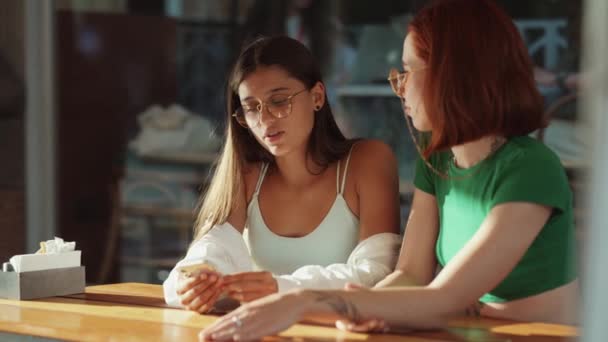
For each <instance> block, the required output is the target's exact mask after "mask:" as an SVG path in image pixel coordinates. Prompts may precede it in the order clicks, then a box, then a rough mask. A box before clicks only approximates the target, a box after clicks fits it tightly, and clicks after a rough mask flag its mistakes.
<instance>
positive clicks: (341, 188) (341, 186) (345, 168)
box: [338, 144, 355, 195]
mask: <svg viewBox="0 0 608 342" xmlns="http://www.w3.org/2000/svg"><path fill="white" fill-rule="evenodd" d="M353 147H355V144H353V145H352V146H351V147H350V151H348V157H347V158H346V164H345V165H344V175H342V185H340V187H339V188H338V193H339V194H340V195H342V194H344V185H345V184H346V174H347V172H348V163H349V162H350V156H351V155H352V154H353ZM338 165H340V164H339V163H338ZM339 174H340V167H339V166H338V175H339Z"/></svg>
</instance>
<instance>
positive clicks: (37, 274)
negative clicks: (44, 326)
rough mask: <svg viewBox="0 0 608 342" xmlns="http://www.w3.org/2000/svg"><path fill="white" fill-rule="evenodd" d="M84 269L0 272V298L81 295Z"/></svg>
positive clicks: (83, 285) (79, 267)
mask: <svg viewBox="0 0 608 342" xmlns="http://www.w3.org/2000/svg"><path fill="white" fill-rule="evenodd" d="M84 287H85V268H84V266H78V267H64V268H55V269H50V270H41V271H30V272H1V271H0V298H7V299H19V300H21V299H37V298H44V297H53V296H64V295H69V294H75V293H83V292H84Z"/></svg>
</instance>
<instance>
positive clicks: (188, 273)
mask: <svg viewBox="0 0 608 342" xmlns="http://www.w3.org/2000/svg"><path fill="white" fill-rule="evenodd" d="M176 270H177V272H178V273H179V277H178V280H177V295H178V296H179V299H180V303H181V305H182V306H183V307H184V308H186V309H187V310H191V311H196V312H198V313H201V314H202V313H205V312H208V311H209V310H211V309H212V308H213V306H214V304H215V302H216V301H217V300H218V298H219V296H220V295H221V294H222V293H223V290H224V289H223V286H222V285H223V280H222V276H221V274H219V273H218V272H217V271H216V269H215V267H213V266H212V265H210V264H208V263H199V264H192V265H184V266H180V267H178V268H177V269H176Z"/></svg>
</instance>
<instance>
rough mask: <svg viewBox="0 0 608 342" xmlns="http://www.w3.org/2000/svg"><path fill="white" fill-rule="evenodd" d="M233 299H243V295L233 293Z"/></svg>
mask: <svg viewBox="0 0 608 342" xmlns="http://www.w3.org/2000/svg"><path fill="white" fill-rule="evenodd" d="M234 299H236V300H243V295H241V294H235V295H234Z"/></svg>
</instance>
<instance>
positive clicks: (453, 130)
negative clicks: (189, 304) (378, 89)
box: [200, 0, 578, 340]
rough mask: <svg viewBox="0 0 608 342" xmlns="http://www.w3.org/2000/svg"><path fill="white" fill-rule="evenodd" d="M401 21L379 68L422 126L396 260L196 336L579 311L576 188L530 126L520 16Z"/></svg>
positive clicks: (454, 5)
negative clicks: (389, 62) (399, 62)
mask: <svg viewBox="0 0 608 342" xmlns="http://www.w3.org/2000/svg"><path fill="white" fill-rule="evenodd" d="M408 31H409V33H408V35H407V37H406V39H405V41H404V45H403V68H404V71H403V72H402V73H399V72H397V71H392V72H391V75H390V76H389V80H390V81H391V85H392V86H393V90H394V91H395V92H396V94H397V95H398V96H399V98H400V99H401V100H402V103H403V108H404V111H405V113H406V115H407V117H409V118H411V120H412V122H413V125H414V127H415V128H417V129H418V130H419V131H421V132H426V134H423V136H422V138H423V139H416V144H417V146H419V151H420V154H421V158H420V160H419V161H418V163H417V167H416V176H415V186H416V190H415V194H414V201H413V205H412V211H411V214H410V217H409V220H408V223H407V226H406V233H405V237H404V242H403V245H402V251H401V255H400V257H399V261H398V263H397V268H396V270H395V272H394V273H392V274H391V275H389V276H388V277H387V278H386V279H384V280H383V281H382V282H380V283H379V284H377V285H376V287H375V288H374V289H371V290H365V289H361V288H358V287H356V286H351V287H350V288H349V289H348V290H347V291H344V290H342V291H310V290H304V291H294V292H291V293H287V294H280V295H273V296H268V297H266V298H264V299H262V300H260V301H256V302H253V303H248V304H246V305H244V306H242V307H241V308H239V309H237V310H235V311H234V312H232V313H230V314H228V315H227V316H225V317H224V318H222V319H220V320H219V321H218V322H216V323H214V324H213V325H212V326H210V327H208V328H207V329H205V330H204V331H202V332H201V335H200V336H201V339H209V338H213V339H214V340H223V339H230V338H232V337H234V336H235V335H237V336H238V337H240V338H243V339H255V338H257V337H259V336H264V335H267V334H272V333H275V332H278V331H280V330H283V329H285V328H287V327H288V326H290V325H291V324H293V323H294V322H296V321H297V320H299V319H301V318H303V317H307V316H309V315H318V314H321V315H327V314H333V315H335V316H336V317H337V318H338V319H343V320H344V321H339V322H342V323H340V324H338V326H339V327H343V328H346V329H351V330H387V329H398V328H434V327H440V326H442V325H443V324H445V322H446V319H447V318H449V317H453V316H455V315H462V314H464V313H465V312H466V311H468V310H470V309H474V310H471V311H476V313H477V314H481V315H484V316H491V317H500V318H508V319H515V320H523V321H543V322H560V323H572V322H574V321H575V320H576V313H577V311H578V309H577V298H578V296H577V295H578V280H577V274H576V269H575V267H574V232H573V215H572V196H571V192H570V190H569V187H568V183H567V179H566V175H565V172H564V170H563V168H562V166H561V164H560V161H559V159H558V158H557V156H556V155H555V154H554V153H553V152H551V151H550V150H549V149H548V148H547V147H545V146H544V145H543V144H542V143H541V142H539V141H536V140H534V139H532V138H530V137H528V134H529V133H531V132H532V131H534V130H536V129H538V128H540V127H542V126H543V124H544V123H543V117H542V102H541V98H540V95H539V93H538V91H537V90H536V88H535V86H534V80H533V75H532V64H531V62H530V59H529V57H528V55H527V51H526V48H525V46H524V44H523V42H522V40H521V38H520V36H519V34H518V32H517V29H516V28H515V26H514V25H513V23H512V21H511V19H510V18H509V17H508V16H507V14H506V13H505V12H504V11H503V10H501V9H500V8H499V7H498V6H497V5H496V4H495V3H494V1H491V0H443V1H434V2H433V3H432V4H430V5H429V6H427V7H426V8H424V9H423V10H422V11H421V12H420V13H418V14H417V15H416V17H415V18H414V19H413V21H412V23H411V24H410V26H409V30H408ZM438 265H440V266H442V267H443V268H442V270H441V271H440V272H439V273H438V274H436V269H437V266H438ZM472 303H475V305H474V306H472Z"/></svg>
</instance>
